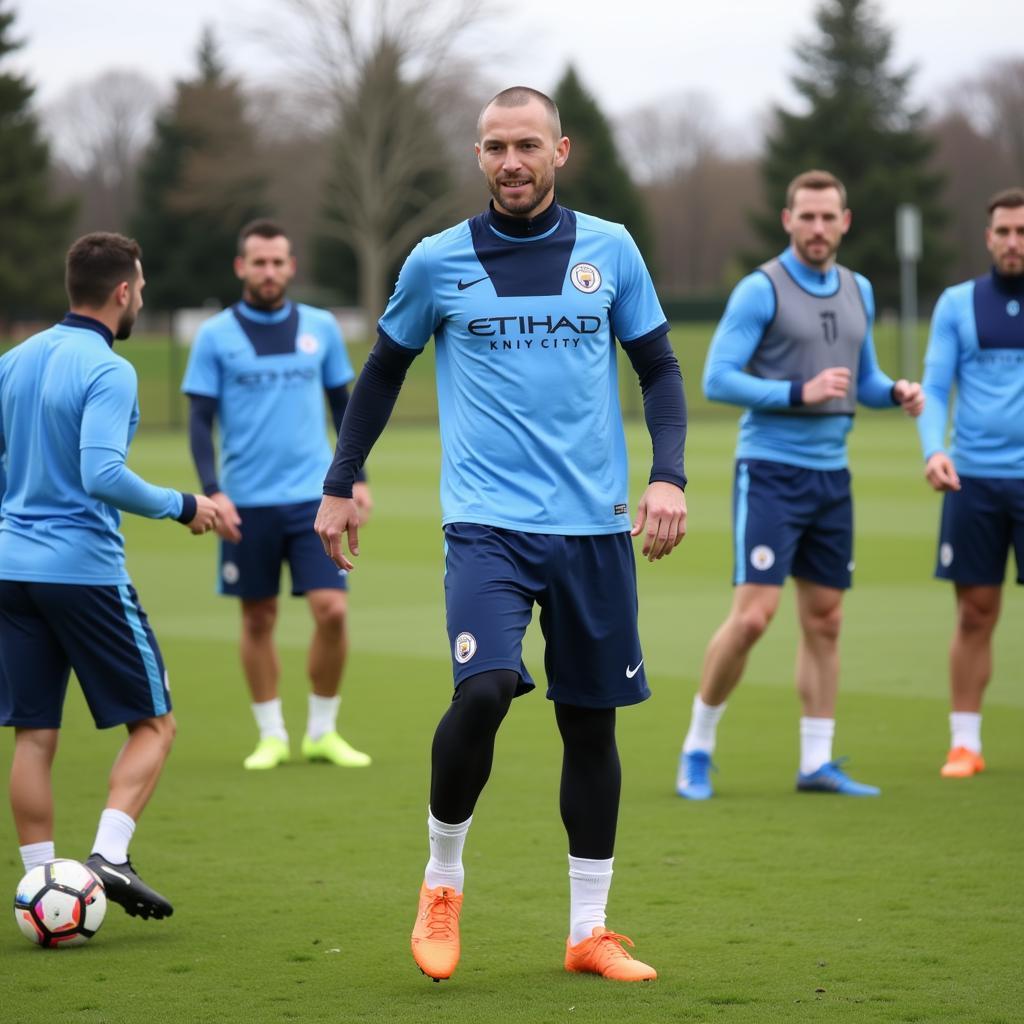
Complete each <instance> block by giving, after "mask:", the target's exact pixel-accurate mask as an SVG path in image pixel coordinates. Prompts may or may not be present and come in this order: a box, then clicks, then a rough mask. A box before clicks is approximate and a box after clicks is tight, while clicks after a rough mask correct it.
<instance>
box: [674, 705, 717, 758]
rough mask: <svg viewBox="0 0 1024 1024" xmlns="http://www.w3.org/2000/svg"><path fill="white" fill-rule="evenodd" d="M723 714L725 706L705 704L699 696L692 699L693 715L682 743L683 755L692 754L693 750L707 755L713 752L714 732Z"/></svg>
mask: <svg viewBox="0 0 1024 1024" xmlns="http://www.w3.org/2000/svg"><path fill="white" fill-rule="evenodd" d="M724 713H725V704H724V703H722V704H705V703H704V701H702V700H701V699H700V694H699V693H698V694H695V695H694V698H693V713H692V714H691V716H690V730H689V732H687V734H686V739H685V740H684V741H683V753H684V754H692V753H693V752H694V751H695V750H703V751H705V752H706V753H708V754H713V753H714V752H715V732H716V730H717V729H718V721H719V719H720V718H721V717H722V715H723V714H724Z"/></svg>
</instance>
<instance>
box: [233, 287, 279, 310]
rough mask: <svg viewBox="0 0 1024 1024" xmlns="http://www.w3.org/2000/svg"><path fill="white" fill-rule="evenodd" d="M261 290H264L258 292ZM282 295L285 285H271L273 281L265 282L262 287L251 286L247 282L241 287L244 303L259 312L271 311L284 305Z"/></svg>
mask: <svg viewBox="0 0 1024 1024" xmlns="http://www.w3.org/2000/svg"><path fill="white" fill-rule="evenodd" d="M271 286H272V290H271ZM261 290H265V293H264V294H260V292H261ZM284 295H285V286H284V285H273V282H267V284H266V285H264V286H263V287H262V289H259V288H253V287H252V286H251V285H249V284H247V285H245V287H244V288H243V289H242V299H243V301H244V302H245V304H246V305H247V306H251V307H252V308H253V309H258V310H259V311H260V312H261V313H273V312H274V310H275V309H280V308H281V307H282V306H283V305H284Z"/></svg>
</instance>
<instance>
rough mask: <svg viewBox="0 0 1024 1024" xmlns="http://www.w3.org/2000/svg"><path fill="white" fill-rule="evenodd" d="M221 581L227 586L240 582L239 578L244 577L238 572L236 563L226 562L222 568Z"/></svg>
mask: <svg viewBox="0 0 1024 1024" xmlns="http://www.w3.org/2000/svg"><path fill="white" fill-rule="evenodd" d="M220 575H221V579H222V580H224V582H225V583H227V584H234V583H237V582H238V579H239V577H240V576H241V575H242V574H241V573H240V572H239V571H238V566H237V565H235V563H234V562H225V563H224V564H223V565H222V566H221V567H220Z"/></svg>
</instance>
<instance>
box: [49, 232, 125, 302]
mask: <svg viewBox="0 0 1024 1024" xmlns="http://www.w3.org/2000/svg"><path fill="white" fill-rule="evenodd" d="M141 259H142V249H141V247H140V246H139V243H138V242H136V241H135V239H134V238H126V237H125V236H124V235H117V234H114V233H113V232H112V231H94V232H92V233H91V234H88V235H83V236H82V237H81V238H79V239H78V240H77V241H76V242H74V244H73V245H72V246H71V248H70V249H68V255H67V259H66V260H65V263H64V268H65V269H64V287H65V289H66V290H67V293H68V300H69V301H70V303H71V305H72V306H87V307H89V308H90V309H99V308H100V307H101V306H105V305H106V303H107V300H108V299H109V298H110V295H111V293H112V292H113V291H114V289H115V288H116V287H117V286H118V285H119V284H121V282H122V281H128V282H133V281H134V280H135V278H136V276H137V275H138V272H139V271H138V266H137V261H138V260H141Z"/></svg>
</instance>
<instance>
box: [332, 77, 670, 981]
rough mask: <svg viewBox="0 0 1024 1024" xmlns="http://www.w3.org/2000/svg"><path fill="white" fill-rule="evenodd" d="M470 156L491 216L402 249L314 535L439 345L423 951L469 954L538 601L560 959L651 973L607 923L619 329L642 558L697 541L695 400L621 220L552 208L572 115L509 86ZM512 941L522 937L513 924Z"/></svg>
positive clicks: (619, 691) (426, 954) (572, 965)
mask: <svg viewBox="0 0 1024 1024" xmlns="http://www.w3.org/2000/svg"><path fill="white" fill-rule="evenodd" d="M477 127H478V138H479V142H478V144H477V145H476V155H477V159H478V161H479V165H480V168H481V170H482V171H483V173H484V175H485V177H486V179H487V183H488V186H489V188H490V191H491V195H492V196H493V202H492V203H491V205H490V208H489V209H488V210H487V211H486V212H484V213H482V214H480V215H479V216H477V217H474V218H472V219H471V220H469V221H463V222H462V223H461V224H458V225H456V226H454V227H452V228H450V229H449V230H448V231H445V232H442V233H441V234H439V235H434V236H432V237H430V238H426V239H424V240H423V241H422V242H420V244H419V245H417V246H416V248H415V249H413V251H412V253H411V254H410V256H409V257H408V259H407V260H406V262H405V265H404V267H403V268H402V271H401V274H400V276H399V279H398V284H397V286H396V289H395V292H394V294H393V295H392V297H391V299H390V301H389V303H388V307H387V309H386V310H385V313H384V316H383V317H382V318H381V320H380V325H379V326H380V329H379V332H378V340H377V344H376V346H375V347H374V350H373V353H372V355H371V356H370V359H369V361H368V362H367V365H366V368H365V369H364V372H363V373H362V375H361V376H360V379H359V383H358V384H357V385H356V389H355V392H354V394H353V396H352V406H351V409H350V410H349V414H348V416H347V417H346V419H345V426H344V429H343V430H342V433H341V437H340V439H339V443H338V450H337V452H336V454H335V458H334V463H333V464H332V466H331V470H330V473H329V474H328V475H327V479H326V480H325V482H324V493H325V495H326V496H325V497H324V499H323V504H322V505H321V509H320V513H319V515H318V517H317V529H318V532H319V533H320V536H321V538H322V539H323V542H324V547H325V549H327V550H329V551H330V552H331V554H332V557H333V558H334V559H335V561H336V562H337V564H339V565H341V566H350V565H351V563H349V562H348V560H347V559H346V557H345V556H344V554H343V553H342V548H341V536H342V534H344V533H347V540H348V545H349V549H350V550H351V551H352V553H353V554H356V553H357V547H358V534H357V530H358V523H359V514H358V509H357V507H356V504H355V502H354V501H353V500H352V495H353V481H354V479H355V474H356V472H357V470H358V469H359V467H360V466H361V465H362V464H363V460H364V459H365V458H366V456H367V454H368V453H369V451H370V448H371V447H372V445H373V443H374V441H375V440H376V439H377V437H378V436H379V435H380V432H381V431H382V430H383V429H384V425H385V424H386V422H387V419H388V416H389V415H390V412H391V409H392V407H393V406H394V402H395V399H396V398H397V395H398V392H399V389H400V388H401V385H402V381H403V379H404V377H405V372H406V369H407V368H408V366H409V365H410V364H411V363H412V360H413V359H414V358H415V357H416V356H417V355H418V354H419V352H420V351H422V349H423V347H424V346H425V345H426V343H427V341H428V340H429V338H430V336H431V335H433V336H434V338H435V341H436V344H437V374H438V397H439V403H440V413H441V443H442V450H443V463H442V477H441V496H442V509H443V522H444V534H445V602H446V610H447V620H448V639H449V643H450V644H451V653H452V662H453V666H452V667H453V670H454V675H455V695H454V697H453V698H452V702H451V704H450V705H449V708H448V711H447V713H446V714H445V715H444V717H443V718H442V719H441V722H440V724H439V725H438V727H437V731H436V733H435V735H434V742H433V749H432V761H431V783H430V807H429V812H428V837H429V845H430V860H429V862H428V864H427V868H426V873H425V877H424V881H423V885H422V886H421V889H420V902H419V911H418V914H417V918H416V924H415V928H414V930H413V934H412V950H413V955H414V958H415V960H416V963H417V964H418V965H419V967H420V969H421V970H422V971H423V972H424V973H425V974H427V975H428V976H430V977H431V978H433V979H434V980H440V979H442V978H447V977H449V976H450V975H451V973H452V971H454V970H455V967H456V964H457V963H458V960H459V952H460V945H459V915H460V912H461V908H462V899H463V895H462V892H463V874H464V872H463V866H462V849H463V845H464V843H465V839H466V834H467V832H468V829H469V826H470V822H471V821H472V813H473V809H474V806H475V804H476V801H477V798H478V797H479V795H480V793H481V792H482V790H483V788H484V785H485V784H486V782H487V779H488V776H489V774H490V770H491V760H492V756H493V753H494V740H495V736H496V734H497V731H498V728H499V726H500V725H501V722H502V720H503V719H504V717H505V715H506V713H507V712H508V710H509V707H510V706H511V703H512V699H513V697H515V696H517V695H519V694H522V693H525V692H527V691H529V690H531V689H533V686H534V683H533V680H532V679H531V677H530V674H529V673H528V672H527V670H526V667H525V665H524V664H523V662H522V656H521V655H522V639H523V634H524V632H525V630H526V627H527V626H528V625H529V622H530V616H531V612H532V608H533V604H534V602H536V603H537V604H539V605H540V609H541V612H540V624H541V629H542V631H543V633H544V637H545V642H546V649H545V656H544V667H545V671H546V673H547V679H548V691H547V695H548V697H549V699H551V700H552V701H554V708H555V720H556V722H557V724H558V729H559V732H560V734H561V737H562V743H563V761H562V780H561V796H560V806H561V813H562V821H563V823H564V825H565V829H566V832H567V833H568V839H569V877H570V912H569V916H570V928H569V936H568V938H567V940H566V953H565V961H564V963H565V968H566V970H569V971H574V972H587V973H595V974H600V975H602V976H603V977H606V978H613V979H615V980H620V981H643V980H649V979H652V978H655V977H656V973H655V971H654V969H653V968H651V967H649V966H648V965H647V964H643V963H640V961H638V960H634V959H633V958H632V957H631V956H630V955H629V953H627V952H626V950H625V948H624V946H623V943H624V942H625V943H628V942H629V940H628V939H625V938H624V937H623V936H621V935H618V934H616V933H615V932H612V931H609V930H607V929H606V928H605V907H606V903H607V899H608V891H609V886H610V884H611V878H612V860H613V857H612V854H613V849H614V843H615V830H616V823H617V820H618V808H619V792H620V785H621V770H620V766H619V756H618V751H617V747H616V741H615V709H616V708H617V707H623V706H626V705H630V704H636V703H639V702H640V701H643V700H646V698H647V697H648V696H649V695H650V691H649V690H648V687H647V681H646V676H645V672H644V668H643V660H644V659H643V654H642V652H641V649H640V640H639V636H638V634H637V596H636V571H635V565H634V560H633V547H632V543H631V540H630V532H631V523H630V518H629V506H628V497H627V486H626V448H625V439H624V437H623V430H622V419H621V412H620V408H619V400H618V388H617V384H616V376H615V356H614V342H615V339H616V338H618V339H619V340H620V342H621V343H622V347H623V350H624V351H625V352H626V354H627V355H628V356H629V358H630V360H631V362H632V364H633V366H634V368H635V369H636V371H637V374H638V375H639V377H640V383H641V388H642V390H643V396H644V412H645V416H646V419H647V423H648V427H649V429H650V432H651V436H652V440H653V445H654V462H653V468H652V471H651V474H650V481H651V482H650V484H649V486H648V487H647V489H646V490H645V492H644V494H643V496H642V497H641V499H640V503H639V505H638V509H637V515H636V518H635V520H634V521H633V523H632V533H633V535H638V534H639V533H641V532H642V531H643V530H644V529H645V528H646V535H645V539H644V543H643V553H644V555H645V556H647V557H648V558H649V559H651V560H652V561H653V560H655V559H658V558H661V557H662V556H664V555H668V554H670V553H671V552H672V550H673V549H674V548H675V546H676V545H677V544H678V543H679V541H681V540H682V538H683V534H684V533H685V519H686V500H685V497H684V495H683V487H684V486H685V483H686V477H685V475H684V473H683V445H684V438H685V435H686V406H685V401H684V398H683V390H682V386H681V379H680V373H679V365H678V363H677V361H676V357H675V354H674V353H673V351H672V347H671V345H670V344H669V341H668V324H667V323H666V321H665V315H664V313H663V312H662V310H661V306H660V305H659V303H658V299H657V296H656V295H655V292H654V285H653V284H652V282H651V278H650V275H649V274H648V272H647V268H646V267H645V266H644V262H643V259H642V257H641V255H640V253H639V251H638V249H637V247H636V245H635V243H634V242H633V240H632V238H631V237H630V236H629V234H628V232H626V230H625V229H624V228H623V227H622V226H621V225H617V224H610V223H608V222H607V221H603V220H599V219H597V218H596V217H589V216H587V215H586V214H583V213H575V212H573V211H571V210H568V209H564V208H563V207H561V206H559V205H558V203H556V202H555V195H554V191H553V188H554V180H555V172H556V170H557V169H558V168H560V167H562V166H563V165H564V164H565V161H566V159H567V158H568V155H569V140H568V139H567V138H565V137H564V136H562V132H561V127H560V123H559V116H558V110H557V108H556V107H555V105H554V103H552V102H551V100H550V99H549V98H548V97H547V96H545V95H544V94H543V93H538V92H536V91H534V90H532V89H526V88H513V89H507V90H505V91H504V92H502V93H499V94H498V95H497V96H496V97H495V98H494V99H493V100H491V101H490V102H489V103H488V104H487V105H486V106H485V107H484V109H483V111H482V112H481V115H480V120H479V124H478V126H477ZM502 941H506V942H507V941H509V937H507V936H503V937H502Z"/></svg>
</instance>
